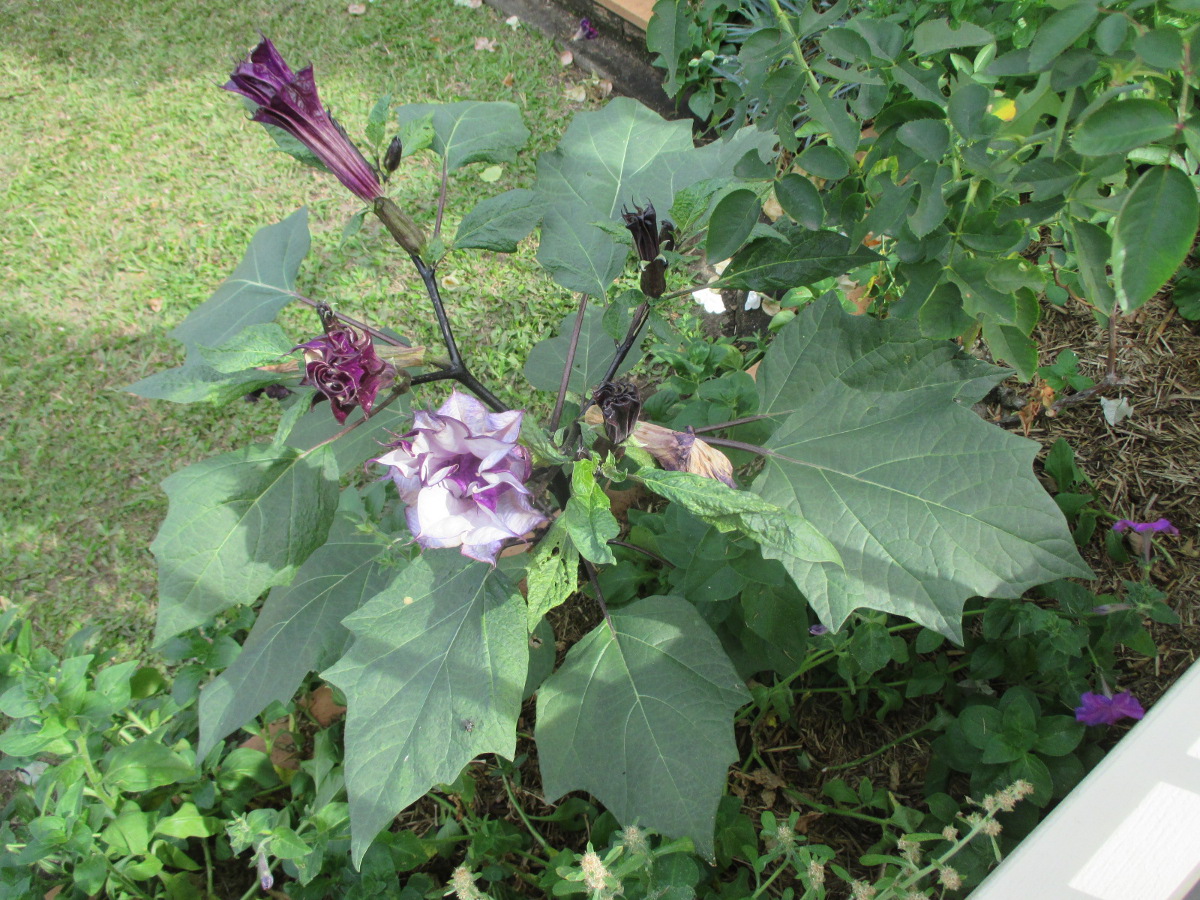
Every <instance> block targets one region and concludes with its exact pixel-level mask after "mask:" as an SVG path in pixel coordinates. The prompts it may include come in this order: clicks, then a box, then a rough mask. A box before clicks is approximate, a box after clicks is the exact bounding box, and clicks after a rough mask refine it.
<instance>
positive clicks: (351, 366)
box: [296, 326, 396, 423]
mask: <svg viewBox="0 0 1200 900" xmlns="http://www.w3.org/2000/svg"><path fill="white" fill-rule="evenodd" d="M296 349H298V350H303V351H304V363H305V365H304V379H303V380H302V381H301V382H300V383H301V384H308V385H312V386H313V387H315V388H316V389H317V390H318V391H320V393H321V396H322V397H323V398H324V399H326V400H328V401H329V406H330V408H331V409H332V410H333V417H334V418H335V419H337V420H338V422H340V423H344V422H345V421H346V416H348V415H349V414H350V411H351V410H352V409H354V407H356V406H361V407H362V410H363V412H364V413H366V414H367V415H370V414H371V407H372V406H374V405H375V396H376V395H377V394H378V393H379V389H380V388H382V387H384V386H386V385H388V384H391V383H392V380H393V379H394V378H395V377H396V367H395V366H393V365H391V364H390V363H387V362H384V361H383V360H382V359H380V358H379V355H378V354H377V353H376V352H375V345H374V344H372V343H371V338H370V336H369V335H366V334H360V333H359V332H358V331H357V330H356V329H354V328H351V327H349V326H345V327H341V328H334V329H332V330H330V331H329V332H327V333H326V334H323V335H321V337H319V338H314V339H313V340H311V341H309V342H308V343H306V344H301V345H300V346H299V347H297V348H296ZM317 399H318V400H319V399H321V398H317Z"/></svg>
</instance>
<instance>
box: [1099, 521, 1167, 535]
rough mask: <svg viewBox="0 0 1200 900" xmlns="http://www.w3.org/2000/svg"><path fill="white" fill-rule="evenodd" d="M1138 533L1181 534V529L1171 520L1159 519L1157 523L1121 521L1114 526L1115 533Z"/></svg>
mask: <svg viewBox="0 0 1200 900" xmlns="http://www.w3.org/2000/svg"><path fill="white" fill-rule="evenodd" d="M1130 530H1132V531H1136V532H1137V533H1138V534H1145V533H1146V532H1147V531H1159V532H1163V533H1164V534H1179V529H1178V528H1176V527H1175V526H1174V525H1172V524H1171V520H1170V519H1159V520H1158V521H1156V522H1133V521H1130V520H1129V519H1121V520H1120V521H1119V522H1117V524H1115V525H1114V526H1113V531H1130Z"/></svg>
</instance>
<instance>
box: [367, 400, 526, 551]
mask: <svg viewBox="0 0 1200 900" xmlns="http://www.w3.org/2000/svg"><path fill="white" fill-rule="evenodd" d="M523 416H524V413H523V412H521V411H520V410H511V411H509V412H502V413H490V412H488V411H487V408H486V407H485V406H484V405H483V404H482V403H481V402H480V401H478V400H476V399H475V398H474V397H471V396H468V395H467V394H460V393H458V392H457V391H455V392H454V393H453V394H451V395H450V399H449V400H447V401H446V402H445V403H444V404H442V408H441V409H439V410H438V411H437V412H427V411H424V410H419V411H417V412H416V413H415V414H414V418H413V430H412V431H410V432H409V433H408V434H406V435H403V436H402V437H401V438H400V439H399V440H398V441H396V442H395V443H394V444H392V445H391V446H392V449H391V451H390V452H388V453H385V454H384V455H383V456H381V457H379V458H378V459H376V460H374V462H377V463H379V464H380V465H381V466H387V467H389V469H390V471H389V472H388V476H389V477H391V479H392V481H393V482H395V484H396V489H397V490H398V491H399V492H400V499H401V500H403V501H404V502H405V503H406V504H407V505H408V509H407V510H406V515H407V517H408V528H409V531H411V532H412V534H413V537H415V538H416V540H417V543H418V544H420V545H421V546H422V547H427V548H428V547H462V553H463V555H464V556H469V557H471V558H472V559H478V560H480V561H481V562H486V563H491V564H492V565H495V564H496V554H497V553H498V552H499V551H500V546H501V543H502V542H503V541H505V540H506V539H509V538H516V537H520V536H521V535H523V534H525V533H527V532H529V531H532V530H533V529H534V528H536V527H537V526H538V525H541V524H542V523H543V522H545V521H546V518H545V516H543V515H541V514H540V513H539V512H537V511H536V510H535V509H534V508H533V507H532V506H531V505H530V503H529V489H528V488H526V487H525V482H526V481H527V480H528V479H529V475H530V471H531V469H532V466H531V464H530V461H529V453H528V451H527V450H526V449H525V448H524V447H522V446H521V445H520V444H518V443H517V438H518V436H519V435H520V433H521V418H522V417H523Z"/></svg>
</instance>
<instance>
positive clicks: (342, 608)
mask: <svg viewBox="0 0 1200 900" xmlns="http://www.w3.org/2000/svg"><path fill="white" fill-rule="evenodd" d="M344 508H345V507H344V506H343V509H344ZM385 549H386V548H385V547H384V546H383V545H381V544H380V542H379V540H378V538H376V537H375V536H373V535H369V534H361V533H360V532H359V531H358V529H357V527H356V525H355V523H354V521H353V520H352V519H351V518H349V517H348V516H347V515H341V516H339V517H338V519H337V520H336V521H335V523H334V525H333V527H332V528H331V529H330V531H329V539H328V540H327V541H326V542H325V543H324V544H322V545H321V546H320V547H318V548H317V549H316V550H315V551H314V552H313V554H312V555H311V556H310V557H309V558H308V559H306V560H305V561H304V564H303V565H302V566H301V567H300V569H299V571H298V572H297V573H296V578H295V579H294V580H293V581H292V583H291V584H289V585H287V586H286V587H276V588H272V590H271V593H270V594H269V595H268V596H267V600H266V602H265V603H264V604H263V607H262V610H261V611H260V612H259V614H258V618H257V619H256V620H255V622H254V628H253V629H252V630H251V631H250V634H249V636H248V637H247V638H246V642H245V644H243V646H242V652H241V653H239V654H238V657H237V659H235V660H234V661H233V663H232V664H231V665H230V666H229V668H227V669H226V670H225V671H224V672H222V673H221V674H220V675H218V676H217V677H216V678H215V679H214V680H213V681H211V682H209V683H208V684H207V685H205V686H204V688H203V689H201V691H200V741H199V744H198V746H197V750H196V752H197V755H199V756H200V757H201V758H203V757H205V756H207V755H208V752H209V750H211V749H212V748H213V747H215V746H216V744H217V741H219V740H221V739H222V738H224V737H225V736H227V735H229V734H232V733H233V732H234V731H235V730H237V729H238V728H241V727H242V726H243V725H245V724H246V723H247V722H249V721H250V720H251V719H253V718H254V717H255V716H257V715H258V714H259V713H261V712H262V711H263V710H264V709H266V708H267V707H268V706H269V705H270V704H271V703H272V702H273V701H278V702H279V703H287V702H288V701H289V700H291V699H292V697H293V696H295V694H296V690H297V689H298V688H299V687H300V683H301V682H302V681H303V680H304V678H305V677H306V676H307V675H308V673H309V672H314V671H317V670H319V669H323V668H325V667H326V666H329V665H332V664H333V663H334V662H336V661H337V658H338V657H339V656H340V655H341V653H342V651H343V650H344V649H345V647H346V645H347V643H348V642H349V639H350V632H349V631H347V630H346V629H345V628H344V627H343V626H342V620H343V619H344V618H346V617H347V616H348V615H350V614H351V613H352V612H354V611H355V610H356V609H358V608H359V607H361V606H362V605H363V604H364V602H365V601H367V600H369V599H370V598H371V597H374V596H375V595H376V594H377V593H379V592H380V591H381V590H383V588H384V587H386V586H387V584H388V583H389V582H390V581H391V580H392V579H393V578H395V577H396V576H397V575H398V574H399V572H400V569H399V568H388V567H385V566H384V565H383V556H384V552H385Z"/></svg>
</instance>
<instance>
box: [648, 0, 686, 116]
mask: <svg viewBox="0 0 1200 900" xmlns="http://www.w3.org/2000/svg"><path fill="white" fill-rule="evenodd" d="M691 21H692V17H691V13H690V12H689V11H688V10H687V9H686V8H681V7H680V5H679V3H678V2H677V0H658V2H657V3H655V4H654V9H653V11H652V12H651V15H650V22H649V23H648V24H647V25H646V49H648V50H649V51H650V52H651V53H657V54H658V58H657V59H656V60H655V61H654V64H655V65H656V66H658V67H659V68H661V69H666V70H667V77H666V80H665V81H664V83H663V90H665V91H666V92H667V96H669V97H674V96H675V95H676V94H677V93H679V89H680V88H681V87H682V86H683V85H682V83H681V82H680V81H679V80H678V73H679V57H680V55H681V54H682V53H684V52H685V51H687V50H688V49H689V48H690V46H691V43H690V41H689V40H688V31H689V26H690V25H691Z"/></svg>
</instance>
